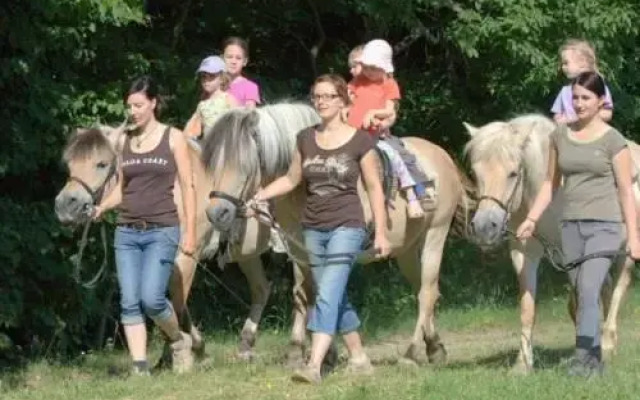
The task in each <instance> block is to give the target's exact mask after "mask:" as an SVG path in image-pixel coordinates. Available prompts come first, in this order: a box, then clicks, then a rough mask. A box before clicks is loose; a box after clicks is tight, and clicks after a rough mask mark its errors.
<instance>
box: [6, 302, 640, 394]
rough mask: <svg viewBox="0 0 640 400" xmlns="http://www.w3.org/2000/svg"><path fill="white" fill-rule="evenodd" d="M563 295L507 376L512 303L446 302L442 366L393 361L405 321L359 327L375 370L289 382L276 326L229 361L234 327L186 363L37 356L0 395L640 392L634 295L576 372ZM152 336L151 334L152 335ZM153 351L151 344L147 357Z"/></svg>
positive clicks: (514, 324) (405, 332) (514, 329)
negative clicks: (600, 357)
mask: <svg viewBox="0 0 640 400" xmlns="http://www.w3.org/2000/svg"><path fill="white" fill-rule="evenodd" d="M565 310H566V307H565V299H561V298H556V299H552V300H548V301H546V302H544V303H543V304H541V305H540V306H539V314H538V320H537V321H538V322H537V328H536V331H535V336H534V341H535V355H536V372H535V373H534V374H532V375H530V376H527V377H521V376H512V375H510V374H509V366H510V363H511V362H512V360H513V358H514V357H515V353H516V349H517V346H518V335H519V333H518V327H519V316H518V315H519V314H518V310H517V309H516V308H506V307H505V308H478V309H467V310H447V311H444V312H442V313H440V314H439V316H438V326H439V330H440V335H441V337H442V339H443V341H444V343H445V345H446V346H447V351H448V353H449V362H448V363H447V365H445V366H442V367H437V368H436V367H432V366H422V367H417V368H416V367H408V366H404V365H402V364H397V363H396V361H397V359H398V357H399V353H400V352H401V351H402V350H403V349H404V348H405V346H406V342H407V339H408V337H409V335H410V334H411V332H412V329H413V321H412V320H411V319H407V320H406V321H404V322H402V323H400V324H397V325H395V326H389V327H383V328H380V327H378V328H377V329H376V330H375V334H371V333H367V332H368V331H367V330H365V340H366V345H367V347H368V349H369V354H370V356H371V358H372V359H373V360H374V363H375V365H376V371H375V374H374V375H373V376H369V377H363V376H358V377H354V376H349V375H348V374H347V373H346V372H345V371H344V370H343V369H341V368H340V369H338V370H337V371H336V372H335V373H334V374H332V375H331V376H329V377H328V378H327V379H326V380H325V381H324V383H323V384H322V385H321V386H318V387H312V386H306V385H300V384H296V383H293V382H291V380H290V372H289V371H288V370H286V369H285V367H284V366H283V365H282V364H281V363H280V361H281V358H282V355H283V353H284V351H285V349H286V344H287V337H286V335H285V334H284V333H281V332H280V333H278V332H264V333H263V334H262V335H261V336H260V338H259V340H258V344H257V352H258V354H259V357H258V358H257V359H256V360H255V361H254V362H253V363H251V364H245V363H242V362H239V361H235V360H234V358H233V355H234V350H235V340H236V338H235V337H231V336H229V337H210V338H209V340H208V349H207V353H208V358H207V359H205V360H204V361H202V362H201V363H200V364H198V366H197V368H196V370H195V371H194V372H193V373H190V374H187V375H183V376H176V375H173V374H172V373H170V372H162V373H158V374H156V375H154V376H152V377H150V378H149V377H146V378H142V377H129V378H128V377H126V374H124V373H123V372H122V371H125V370H126V368H127V365H128V364H127V362H128V360H127V356H126V354H125V353H124V352H122V351H114V352H111V353H98V354H90V355H88V356H86V357H85V358H84V360H83V361H79V362H77V363H75V364H73V365H52V364H50V363H45V362H41V363H35V364H31V365H29V366H28V367H26V368H25V369H23V370H21V371H17V372H13V373H9V374H5V375H4V376H3V377H2V387H1V388H0V398H2V399H4V400H16V399H30V400H58V399H60V400H62V399H65V400H72V399H83V400H89V399H105V400H106V399H119V400H146V399H154V400H174V399H175V400H178V399H189V400H191V399H193V400H196V399H228V400H231V399H384V400H391V399H421V400H422V399H433V400H435V399H487V400H488V399H606V400H613V399H633V398H637V397H636V396H640V394H639V393H640V340H639V339H640V295H635V294H634V293H630V295H629V298H628V300H627V302H626V304H625V306H624V307H623V315H622V319H621V323H620V333H619V337H620V346H619V350H618V353H617V355H616V356H615V357H614V359H613V360H612V361H611V362H610V363H608V364H607V368H606V372H605V376H604V377H603V378H600V379H594V380H591V381H584V380H583V379H579V378H569V377H567V376H566V374H565V368H564V365H563V361H564V360H565V359H566V358H567V357H568V356H569V355H570V354H571V352H572V345H573V327H572V325H571V323H570V321H569V318H568V316H567V315H566V312H565ZM155 344H158V341H157V340H156V341H155ZM157 356H158V349H157V348H154V352H153V358H152V359H154V360H155V359H156V357H157Z"/></svg>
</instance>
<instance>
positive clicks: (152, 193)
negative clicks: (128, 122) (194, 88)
mask: <svg viewBox="0 0 640 400" xmlns="http://www.w3.org/2000/svg"><path fill="white" fill-rule="evenodd" d="M126 102H127V106H128V107H129V113H130V116H131V118H132V120H133V128H132V129H131V130H130V131H129V132H128V134H127V135H124V137H123V138H121V139H122V140H121V141H120V142H119V143H118V148H120V149H122V153H121V159H120V166H119V171H118V172H119V178H120V179H119V180H118V184H117V186H116V188H115V189H114V190H113V192H111V193H110V194H109V196H107V197H106V198H105V199H104V201H103V202H102V203H101V204H100V205H99V206H97V207H96V211H95V216H94V218H99V217H100V215H102V214H103V213H104V212H105V211H106V210H109V209H111V208H116V207H117V208H118V211H119V213H118V227H117V228H116V233H115V243H114V247H115V251H116V267H117V272H118V284H119V286H120V305H121V309H122V311H121V321H122V325H123V326H124V332H125V335H126V338H127V344H128V347H129V352H130V354H131V358H132V360H133V369H132V370H133V372H134V373H136V374H143V375H147V374H148V373H149V365H148V363H147V350H146V347H147V331H146V326H145V321H144V314H146V315H147V316H148V317H149V318H151V319H152V320H153V321H154V322H155V323H156V324H157V325H158V327H159V328H160V329H161V330H162V331H163V332H164V333H165V335H166V336H167V337H168V338H169V340H170V341H171V348H172V351H173V368H174V370H175V371H176V372H182V371H184V370H186V369H188V368H189V367H190V366H191V365H192V364H193V358H192V354H191V347H192V343H191V337H190V336H189V335H187V334H186V333H184V332H182V331H181V330H180V327H179V325H178V320H177V318H176V313H175V312H174V310H173V308H172V307H171V304H170V302H169V300H168V299H167V297H166V291H167V286H168V284H169V279H170V277H171V273H172V271H173V264H174V259H175V257H176V251H177V250H178V244H179V243H180V250H181V251H182V252H184V253H186V254H191V253H193V251H194V248H195V204H196V198H195V189H194V186H193V182H192V173H191V164H190V160H189V155H188V148H187V143H186V140H185V138H184V136H183V135H182V132H180V131H179V130H177V129H175V128H172V127H169V126H167V125H164V124H162V123H160V122H159V121H158V120H157V119H156V115H155V113H156V110H157V106H158V89H157V86H156V85H155V83H154V82H153V80H151V78H149V77H141V78H138V79H136V80H135V81H134V82H133V83H132V85H131V88H130V89H129V91H128V92H127V94H126ZM176 174H177V176H178V177H179V179H180V188H181V190H182V199H183V204H184V216H185V227H186V229H185V232H184V233H185V234H184V235H183V237H182V242H180V221H179V219H178V210H177V209H176V205H175V203H174V196H173V186H174V182H175V179H176Z"/></svg>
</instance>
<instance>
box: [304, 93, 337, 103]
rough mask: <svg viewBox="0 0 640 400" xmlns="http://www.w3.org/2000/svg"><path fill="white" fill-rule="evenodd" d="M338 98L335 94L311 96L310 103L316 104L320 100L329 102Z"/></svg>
mask: <svg viewBox="0 0 640 400" xmlns="http://www.w3.org/2000/svg"><path fill="white" fill-rule="evenodd" d="M338 97H340V95H339V94H337V93H325V94H312V95H311V101H314V102H318V101H320V100H323V101H331V100H335V99H337V98H338Z"/></svg>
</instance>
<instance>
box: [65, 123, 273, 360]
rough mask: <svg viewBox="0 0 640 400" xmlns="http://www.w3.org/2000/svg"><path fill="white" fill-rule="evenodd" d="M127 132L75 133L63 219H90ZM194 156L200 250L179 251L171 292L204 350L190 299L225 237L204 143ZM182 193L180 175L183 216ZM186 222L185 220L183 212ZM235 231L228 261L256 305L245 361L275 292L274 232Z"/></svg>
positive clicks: (68, 151) (248, 224)
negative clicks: (269, 264) (210, 211)
mask: <svg viewBox="0 0 640 400" xmlns="http://www.w3.org/2000/svg"><path fill="white" fill-rule="evenodd" d="M123 134H124V131H123V127H119V128H110V127H100V128H94V129H80V130H78V131H77V132H76V133H75V134H74V135H72V136H71V138H70V139H69V141H68V143H67V146H66V147H65V149H64V154H63V159H64V161H65V163H66V164H67V166H68V169H69V179H68V181H67V183H66V184H65V186H64V187H63V188H62V190H61V191H60V193H59V194H58V195H57V197H56V201H55V211H56V214H57V217H58V219H59V220H60V221H61V222H62V223H65V224H80V223H85V222H86V221H87V218H88V217H89V213H90V209H91V207H93V206H94V205H96V204H97V203H99V201H100V198H101V197H102V196H103V195H106V194H107V193H108V192H109V190H110V187H111V186H113V183H114V182H115V177H116V175H117V163H118V159H119V153H120V152H119V150H117V149H118V148H121V147H122V141H121V138H122V137H123ZM189 154H190V159H191V164H192V168H193V173H194V182H195V185H196V196H197V206H196V230H197V233H196V239H197V241H196V243H197V249H196V252H195V253H194V255H193V256H192V257H190V256H186V255H185V254H183V253H182V252H178V253H177V255H176V259H175V268H174V272H173V275H172V279H171V284H170V292H171V302H172V305H173V307H174V309H175V310H176V313H177V315H178V316H179V317H180V322H181V326H182V329H183V330H184V331H185V332H187V333H190V334H191V336H192V338H193V342H194V351H195V352H196V353H198V352H203V347H204V342H203V341H202V338H201V335H200V333H199V332H198V330H197V329H196V328H195V326H194V325H193V324H192V322H191V318H190V317H189V313H188V310H187V299H188V297H189V293H190V290H191V285H192V283H193V279H194V275H195V270H196V264H197V262H198V260H204V259H207V258H210V257H212V256H213V255H215V254H216V252H217V251H218V247H219V246H218V244H219V235H218V232H215V231H214V230H213V229H212V226H211V224H210V223H209V221H208V220H207V216H206V214H205V208H206V207H207V206H208V195H209V192H210V191H211V182H212V178H211V177H210V176H209V175H207V172H206V171H205V169H204V166H203V164H202V163H201V161H200V149H199V148H198V146H195V145H193V144H192V145H191V146H189ZM181 195H182V194H181V190H180V186H179V179H176V183H175V187H174V201H175V203H176V205H177V209H178V212H179V213H180V214H181V213H182V212H183V207H182V198H181ZM180 220H181V221H182V220H183V218H182V216H181V218H180ZM183 228H184V227H183ZM234 234H235V235H236V237H235V238H234V245H233V246H231V247H230V248H229V254H228V257H227V258H226V259H225V260H226V261H229V262H232V261H236V262H238V264H239V266H240V269H241V270H242V272H243V274H244V275H245V276H246V278H247V281H248V284H249V288H250V293H251V306H250V310H249V316H248V317H247V319H246V321H245V324H244V327H243V329H242V332H241V341H240V345H239V354H238V356H239V357H240V358H242V359H250V358H251V357H252V354H253V353H252V349H253V345H254V341H255V338H256V334H257V329H258V324H259V322H260V319H261V317H262V312H263V310H264V307H265V305H266V304H267V300H268V298H269V294H270V292H271V286H270V284H269V282H268V281H267V278H266V274H265V271H264V267H263V265H262V261H261V260H260V254H261V253H263V252H264V251H266V250H267V249H268V245H269V235H270V233H269V229H268V228H265V227H264V226H262V225H259V224H258V223H257V222H256V221H255V220H245V221H242V224H241V225H240V226H238V231H237V232H234Z"/></svg>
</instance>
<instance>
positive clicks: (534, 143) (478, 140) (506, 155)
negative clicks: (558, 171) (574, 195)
mask: <svg viewBox="0 0 640 400" xmlns="http://www.w3.org/2000/svg"><path fill="white" fill-rule="evenodd" d="M555 129H556V124H555V123H554V122H553V121H552V120H550V119H549V118H547V117H545V116H543V115H541V114H525V115H521V116H518V117H515V118H513V119H511V120H509V121H506V122H505V121H495V122H491V123H489V124H487V125H485V126H483V127H481V128H479V129H478V130H477V132H476V133H475V134H474V135H473V136H472V138H471V140H469V142H467V144H466V145H465V149H464V152H465V154H466V155H467V156H468V157H469V158H470V161H471V162H472V163H474V162H482V161H485V160H489V159H492V160H497V161H498V162H503V163H506V162H514V163H517V164H519V165H522V166H523V167H524V171H525V175H526V176H525V179H526V184H527V188H526V189H527V192H528V194H532V195H534V196H535V193H536V192H537V188H538V187H539V186H540V184H541V183H542V181H543V180H544V177H545V174H546V172H547V170H546V168H547V155H548V148H549V136H550V134H551V133H552V132H553V131H554V130H555Z"/></svg>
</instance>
